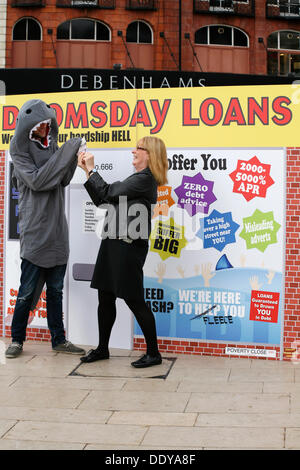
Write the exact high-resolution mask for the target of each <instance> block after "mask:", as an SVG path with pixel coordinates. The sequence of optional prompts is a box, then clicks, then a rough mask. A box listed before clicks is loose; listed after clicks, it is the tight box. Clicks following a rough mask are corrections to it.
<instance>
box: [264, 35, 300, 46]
mask: <svg viewBox="0 0 300 470" xmlns="http://www.w3.org/2000/svg"><path fill="white" fill-rule="evenodd" d="M267 45H268V48H269V49H290V50H299V49H300V31H276V32H275V33H272V34H270V36H269V37H268V42H267Z"/></svg>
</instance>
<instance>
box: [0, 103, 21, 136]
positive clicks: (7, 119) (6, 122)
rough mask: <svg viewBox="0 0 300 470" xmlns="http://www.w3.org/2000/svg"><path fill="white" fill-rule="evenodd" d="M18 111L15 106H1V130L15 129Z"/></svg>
mask: <svg viewBox="0 0 300 470" xmlns="http://www.w3.org/2000/svg"><path fill="white" fill-rule="evenodd" d="M18 113H19V110H18V108H17V107H16V106H3V119H2V121H3V130H4V131H12V130H13V129H15V127H16V120H17V116H18Z"/></svg>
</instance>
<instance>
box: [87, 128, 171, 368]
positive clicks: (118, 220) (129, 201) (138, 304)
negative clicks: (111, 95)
mask: <svg viewBox="0 0 300 470" xmlns="http://www.w3.org/2000/svg"><path fill="white" fill-rule="evenodd" d="M132 153H133V166H134V167H135V170H136V172H135V173H134V174H132V175H130V176H129V177H128V178H126V179H125V180H124V181H116V182H114V183H112V184H108V183H106V182H105V181H104V180H103V178H102V177H101V176H100V175H99V173H98V172H97V171H96V170H95V164H94V156H93V155H92V154H91V153H89V152H82V153H80V155H79V158H78V165H79V166H80V167H81V168H82V169H83V170H84V171H85V172H86V176H87V181H86V183H85V185H84V186H85V188H86V190H87V192H88V193H89V195H90V197H91V199H92V201H93V202H94V204H95V205H96V206H99V205H101V206H102V205H103V204H106V206H105V207H106V208H107V215H106V219H105V222H104V227H103V232H102V241H101V245H100V249H99V253H98V257H97V261H96V265H95V270H94V274H93V278H92V282H91V287H93V288H95V289H98V299H99V305H98V326H99V345H98V347H97V348H96V349H91V350H90V351H89V352H88V353H87V354H86V355H85V356H83V357H82V358H81V360H82V362H94V361H97V360H101V359H108V358H109V349H108V343H109V339H110V334H111V330H112V327H113V325H114V322H115V319H116V298H117V297H119V298H122V299H124V300H125V302H126V304H127V305H128V307H129V308H130V310H131V311H132V312H133V314H134V316H135V318H136V320H137V322H138V324H139V325H140V328H141V330H142V332H143V334H144V336H145V341H146V344H147V352H146V354H145V355H143V356H142V357H141V358H140V359H138V360H137V361H135V362H132V363H131V364H132V365H133V366H134V367H149V366H153V365H156V364H161V355H160V353H159V350H158V345H157V335H156V325H155V318H154V316H153V313H152V311H151V309H150V308H149V307H148V306H147V304H146V302H145V300H144V287H143V266H144V263H145V259H146V256H147V253H148V239H149V235H150V232H151V217H152V209H153V207H154V206H155V204H156V200H157V186H161V185H163V184H165V183H166V182H167V169H168V160H167V152H166V147H165V144H164V143H163V141H162V140H161V139H158V138H157V137H152V136H147V137H144V138H142V139H141V140H140V141H139V142H138V144H137V147H136V149H135V150H133V152H132Z"/></svg>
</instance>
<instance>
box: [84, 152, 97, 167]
mask: <svg viewBox="0 0 300 470" xmlns="http://www.w3.org/2000/svg"><path fill="white" fill-rule="evenodd" d="M84 161H85V166H86V169H87V171H91V170H93V169H94V168H95V159H94V155H93V154H92V153H90V152H85V155H84Z"/></svg>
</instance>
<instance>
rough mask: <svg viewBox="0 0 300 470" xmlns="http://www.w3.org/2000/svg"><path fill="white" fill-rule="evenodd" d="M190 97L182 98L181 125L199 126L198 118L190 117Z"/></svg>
mask: <svg viewBox="0 0 300 470" xmlns="http://www.w3.org/2000/svg"><path fill="white" fill-rule="evenodd" d="M191 102H192V100H191V99H184V100H183V116H182V117H183V122H182V125H183V126H199V119H197V118H192V117H191V108H192V106H191Z"/></svg>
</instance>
